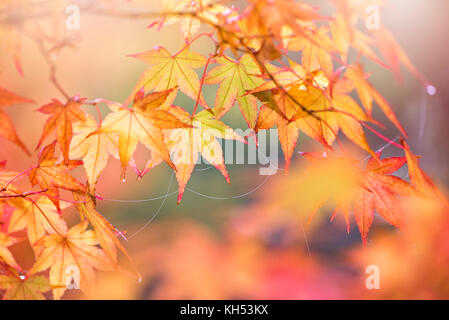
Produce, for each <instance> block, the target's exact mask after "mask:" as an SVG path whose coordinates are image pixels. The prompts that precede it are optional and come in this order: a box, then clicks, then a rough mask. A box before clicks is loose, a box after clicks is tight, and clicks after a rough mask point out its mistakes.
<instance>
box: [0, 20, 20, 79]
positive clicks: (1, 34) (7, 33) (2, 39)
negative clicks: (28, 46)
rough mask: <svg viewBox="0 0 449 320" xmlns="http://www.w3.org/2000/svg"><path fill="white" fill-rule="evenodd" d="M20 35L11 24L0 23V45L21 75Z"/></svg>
mask: <svg viewBox="0 0 449 320" xmlns="http://www.w3.org/2000/svg"><path fill="white" fill-rule="evenodd" d="M21 38H22V35H21V33H20V31H19V30H17V29H15V28H14V27H12V26H8V25H4V24H2V25H1V26H0V46H1V47H3V49H4V50H5V51H6V52H7V53H8V54H9V55H10V56H11V57H12V59H13V61H14V65H15V67H16V70H17V72H18V73H19V74H20V75H21V76H23V69H22V63H21V61H20V56H21V51H22V41H21Z"/></svg>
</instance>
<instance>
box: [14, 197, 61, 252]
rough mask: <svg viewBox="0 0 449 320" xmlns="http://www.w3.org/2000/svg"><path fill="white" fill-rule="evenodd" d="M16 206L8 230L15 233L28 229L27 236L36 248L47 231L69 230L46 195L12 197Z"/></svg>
mask: <svg viewBox="0 0 449 320" xmlns="http://www.w3.org/2000/svg"><path fill="white" fill-rule="evenodd" d="M10 204H11V205H12V206H13V207H14V211H13V213H12V215H11V218H10V220H9V224H8V232H9V233H13V232H17V231H20V230H23V229H26V231H27V238H28V240H29V242H30V244H31V245H32V246H33V249H35V248H34V244H35V243H36V241H37V240H39V239H40V238H42V237H43V236H44V235H46V234H47V233H55V232H67V225H66V223H65V221H64V220H63V219H62V217H61V216H60V215H59V214H58V212H57V209H56V207H55V205H54V204H53V203H52V202H51V201H50V200H49V199H48V198H46V197H44V196H41V197H39V199H37V200H31V199H21V198H18V199H12V200H10Z"/></svg>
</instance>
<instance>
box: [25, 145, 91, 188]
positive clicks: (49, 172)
mask: <svg viewBox="0 0 449 320" xmlns="http://www.w3.org/2000/svg"><path fill="white" fill-rule="evenodd" d="M55 146H56V141H55V142H53V143H51V144H49V145H48V146H46V147H44V148H43V149H42V150H41V151H40V152H39V158H38V163H37V165H36V166H35V167H33V168H32V170H31V171H30V173H29V178H30V182H31V183H32V184H33V185H36V184H39V185H40V187H41V188H42V189H44V190H47V189H51V188H54V187H56V188H61V189H66V190H72V191H76V190H84V186H83V185H82V184H81V183H79V182H78V181H76V179H75V178H73V177H72V176H71V175H69V174H68V173H67V172H66V171H69V170H72V169H74V168H76V167H78V166H80V165H82V164H83V162H82V161H78V160H70V161H69V162H68V164H67V165H66V164H64V163H63V162H60V161H58V159H57V158H55Z"/></svg>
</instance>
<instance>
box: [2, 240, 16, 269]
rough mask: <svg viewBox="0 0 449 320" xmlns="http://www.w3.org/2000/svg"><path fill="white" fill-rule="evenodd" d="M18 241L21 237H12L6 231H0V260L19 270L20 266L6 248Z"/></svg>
mask: <svg viewBox="0 0 449 320" xmlns="http://www.w3.org/2000/svg"><path fill="white" fill-rule="evenodd" d="M20 241H21V239H19V238H14V237H11V236H10V235H8V234H6V233H3V232H0V260H2V261H4V262H5V263H6V264H8V265H9V266H11V267H13V268H15V269H17V270H20V267H19V265H18V264H17V262H16V260H15V259H14V257H13V255H12V253H11V251H9V250H8V247H9V246H12V245H14V244H16V243H18V242H20Z"/></svg>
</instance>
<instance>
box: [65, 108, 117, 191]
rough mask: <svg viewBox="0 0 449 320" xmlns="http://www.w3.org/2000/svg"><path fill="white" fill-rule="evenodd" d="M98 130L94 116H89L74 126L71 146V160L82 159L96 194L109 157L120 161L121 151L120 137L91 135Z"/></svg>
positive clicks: (99, 134)
mask: <svg viewBox="0 0 449 320" xmlns="http://www.w3.org/2000/svg"><path fill="white" fill-rule="evenodd" d="M97 129H98V125H97V122H96V121H95V120H94V119H93V117H92V116H90V115H87V116H86V120H85V121H83V122H81V123H78V124H74V127H73V132H74V136H73V138H72V142H71V144H70V154H69V156H70V158H71V159H82V160H83V166H84V169H85V171H86V175H87V180H88V182H89V189H90V191H92V193H94V192H95V186H96V184H97V181H98V178H99V176H100V174H101V172H102V171H103V170H104V169H105V168H106V165H107V163H108V159H109V155H110V154H111V155H113V156H114V157H115V158H116V159H119V155H118V152H117V150H118V149H119V141H118V136H117V135H116V134H113V133H105V132H98V133H96V134H94V135H91V134H92V133H94V132H95V131H96V130H97Z"/></svg>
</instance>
